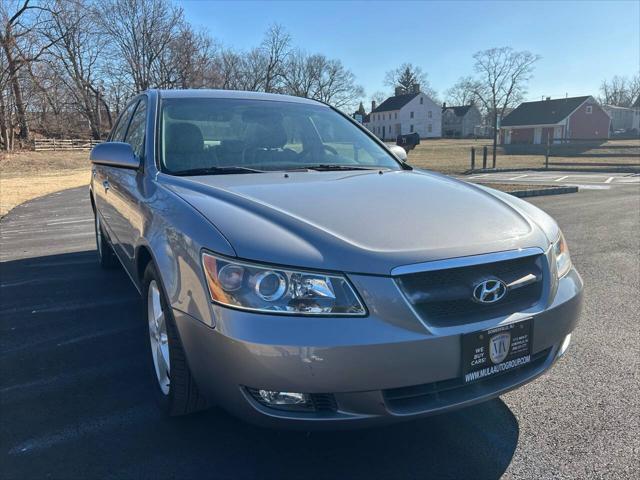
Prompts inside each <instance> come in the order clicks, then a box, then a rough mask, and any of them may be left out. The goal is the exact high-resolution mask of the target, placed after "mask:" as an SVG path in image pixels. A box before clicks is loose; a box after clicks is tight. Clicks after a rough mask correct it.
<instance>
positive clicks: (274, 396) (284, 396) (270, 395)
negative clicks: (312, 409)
mask: <svg viewBox="0 0 640 480" xmlns="http://www.w3.org/2000/svg"><path fill="white" fill-rule="evenodd" d="M258 396H259V397H260V400H262V401H263V402H264V403H266V404H267V405H278V406H282V405H305V404H306V403H307V402H308V400H309V399H308V398H307V395H305V394H304V393H295V392H276V391H273V390H258Z"/></svg>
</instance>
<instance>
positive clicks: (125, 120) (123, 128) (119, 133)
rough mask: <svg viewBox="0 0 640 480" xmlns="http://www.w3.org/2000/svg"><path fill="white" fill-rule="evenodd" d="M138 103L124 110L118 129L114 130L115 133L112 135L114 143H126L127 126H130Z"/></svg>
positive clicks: (117, 125)
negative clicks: (130, 120)
mask: <svg viewBox="0 0 640 480" xmlns="http://www.w3.org/2000/svg"><path fill="white" fill-rule="evenodd" d="M136 104H137V102H133V103H132V104H131V105H129V106H128V107H127V108H125V109H124V112H122V114H121V115H120V118H119V119H118V123H117V124H116V127H115V128H114V129H113V133H112V134H111V141H112V142H124V134H125V133H126V132H127V126H128V125H129V119H130V118H131V114H132V113H133V109H134V108H135V106H136Z"/></svg>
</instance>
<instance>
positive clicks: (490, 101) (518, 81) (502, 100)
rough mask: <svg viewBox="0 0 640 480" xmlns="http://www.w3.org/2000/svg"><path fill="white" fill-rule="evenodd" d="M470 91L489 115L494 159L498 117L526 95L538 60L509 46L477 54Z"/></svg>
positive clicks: (494, 156)
mask: <svg viewBox="0 0 640 480" xmlns="http://www.w3.org/2000/svg"><path fill="white" fill-rule="evenodd" d="M473 58H474V59H475V71H476V72H477V75H478V76H477V78H476V80H475V81H472V83H471V85H472V87H471V91H472V93H473V95H475V97H476V98H477V99H478V100H479V101H480V103H481V104H482V105H483V106H484V109H485V111H486V112H488V113H489V114H490V115H491V120H492V126H493V159H494V161H495V158H496V149H497V144H498V118H502V116H503V115H504V113H505V111H506V110H507V108H512V107H514V106H516V105H517V104H518V103H520V101H521V100H522V98H523V96H524V94H525V93H526V86H527V82H528V81H529V79H530V78H531V75H532V72H533V66H534V64H535V63H536V62H537V61H538V60H539V59H540V56H539V55H534V54H533V53H531V52H528V51H522V52H517V51H515V50H513V49H512V48H511V47H502V48H491V49H489V50H483V51H481V52H477V53H476V54H475V55H474V56H473Z"/></svg>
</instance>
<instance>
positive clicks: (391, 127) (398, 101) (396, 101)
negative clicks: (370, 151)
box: [366, 84, 442, 141]
mask: <svg viewBox="0 0 640 480" xmlns="http://www.w3.org/2000/svg"><path fill="white" fill-rule="evenodd" d="M366 127H367V128H368V129H369V130H370V131H371V132H372V133H374V134H375V135H376V136H378V137H379V138H381V139H382V140H390V141H393V140H395V139H396V137H397V136H398V135H406V134H408V133H413V132H416V133H418V134H419V135H420V138H433V137H435V138H437V137H441V136H442V109H441V108H440V105H438V104H437V103H436V102H434V101H433V100H432V99H431V98H429V96H428V95H426V94H425V93H423V92H421V91H420V85H417V84H416V85H414V86H413V88H412V89H411V92H410V93H404V91H403V90H402V89H400V88H396V94H395V95H394V96H393V97H389V98H387V99H386V100H385V101H384V102H382V103H381V104H380V105H379V106H377V107H376V104H375V102H371V113H370V114H369V122H368V123H367V124H366Z"/></svg>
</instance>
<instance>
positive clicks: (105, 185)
mask: <svg viewBox="0 0 640 480" xmlns="http://www.w3.org/2000/svg"><path fill="white" fill-rule="evenodd" d="M102 186H103V187H104V191H105V192H106V191H107V190H109V187H110V186H111V185H110V184H109V180H105V181H104V182H102Z"/></svg>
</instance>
